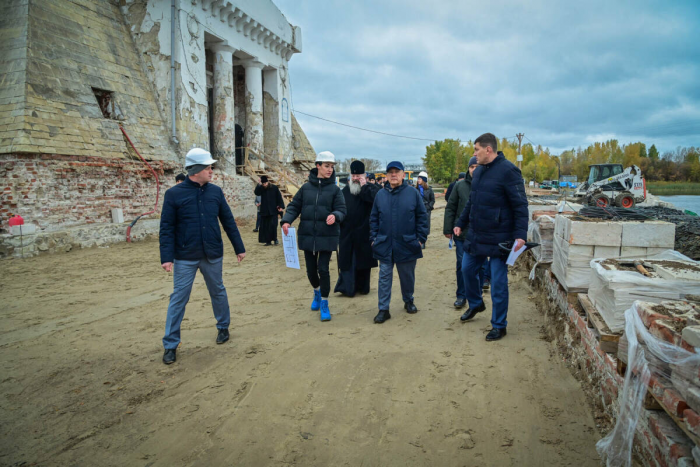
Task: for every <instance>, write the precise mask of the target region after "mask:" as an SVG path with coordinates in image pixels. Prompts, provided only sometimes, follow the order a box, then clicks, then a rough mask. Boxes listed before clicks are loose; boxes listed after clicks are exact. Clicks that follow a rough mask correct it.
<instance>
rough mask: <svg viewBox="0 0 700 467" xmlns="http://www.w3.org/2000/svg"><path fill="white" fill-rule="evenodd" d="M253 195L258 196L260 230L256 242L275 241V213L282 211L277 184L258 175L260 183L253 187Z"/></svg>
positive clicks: (268, 244)
mask: <svg viewBox="0 0 700 467" xmlns="http://www.w3.org/2000/svg"><path fill="white" fill-rule="evenodd" d="M255 196H260V230H259V231H258V242H260V243H264V244H265V246H270V245H272V242H275V245H277V244H278V242H277V215H278V213H281V212H284V199H282V193H280V189H279V188H277V186H275V185H273V184H272V183H270V181H269V180H268V179H267V176H265V175H263V176H262V177H260V184H258V186H256V187H255Z"/></svg>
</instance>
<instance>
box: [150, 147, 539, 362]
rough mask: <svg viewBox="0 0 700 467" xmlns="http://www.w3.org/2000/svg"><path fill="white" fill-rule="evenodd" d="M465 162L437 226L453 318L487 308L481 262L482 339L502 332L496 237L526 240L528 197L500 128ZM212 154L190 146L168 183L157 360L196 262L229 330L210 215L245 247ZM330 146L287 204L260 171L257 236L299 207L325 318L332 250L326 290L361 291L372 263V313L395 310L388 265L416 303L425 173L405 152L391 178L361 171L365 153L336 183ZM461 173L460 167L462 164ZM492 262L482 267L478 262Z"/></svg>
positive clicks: (171, 347)
mask: <svg viewBox="0 0 700 467" xmlns="http://www.w3.org/2000/svg"><path fill="white" fill-rule="evenodd" d="M474 147H475V150H474V157H473V158H472V160H471V161H470V163H469V173H468V174H466V173H465V174H463V175H464V177H462V178H460V180H459V181H457V182H456V183H455V184H454V186H453V187H452V190H451V193H450V195H449V199H448V200H447V208H446V210H445V220H444V234H445V235H446V236H447V237H449V238H450V239H451V240H454V242H455V245H456V248H455V251H456V253H457V301H456V302H455V303H454V306H455V307H456V308H462V307H464V306H468V308H467V311H466V312H464V314H463V315H462V316H461V320H462V321H463V322H464V321H469V320H471V319H472V318H474V316H475V315H476V314H477V313H480V312H482V311H484V310H485V309H486V305H485V302H484V300H483V297H482V290H483V286H484V283H485V278H484V276H485V273H489V274H490V276H491V284H492V286H491V296H492V300H491V302H492V308H493V310H492V319H491V324H492V330H491V331H489V333H488V335H487V336H486V340H488V341H492V340H497V339H500V338H502V337H503V336H505V334H506V326H507V321H506V316H507V311H508V276H507V266H506V264H505V256H507V253H505V256H504V251H503V250H502V248H501V247H500V246H499V245H500V244H502V243H507V242H511V243H513V242H514V243H515V245H516V249H519V248H521V247H523V246H524V243H525V238H526V233H527V198H526V196H525V190H524V185H523V182H522V177H521V175H520V170H519V169H518V168H517V167H515V165H513V164H512V163H511V162H509V161H508V160H506V159H505V157H504V156H503V153H501V152H499V151H498V150H497V140H496V137H495V136H494V135H492V134H490V133H486V134H484V135H481V136H480V137H479V138H477V139H476V140H475V143H474ZM215 162H216V161H215V160H213V159H212V158H211V154H210V153H208V152H207V151H205V150H202V149H193V150H191V151H190V152H189V153H188V154H187V156H186V164H185V166H186V170H187V173H188V177H187V178H186V179H185V181H184V182H182V183H180V184H178V185H176V186H174V187H173V188H171V189H169V190H168V191H167V192H166V194H165V200H164V205H163V214H162V217H161V230H160V250H161V264H162V267H163V268H164V269H165V270H166V271H168V272H170V271H173V270H174V291H173V294H172V295H171V297H170V304H169V306H168V313H167V318H166V329H165V336H164V338H163V346H164V348H165V353H164V356H163V362H164V363H166V364H170V363H173V362H174V361H175V360H176V349H177V346H178V344H179V342H180V324H181V322H182V319H183V317H184V311H185V305H186V304H187V301H188V299H189V295H190V291H191V289H192V282H193V280H194V276H195V274H196V271H197V269H199V270H200V271H202V275H203V276H204V279H205V282H206V284H207V288H208V290H209V293H210V295H211V297H212V305H213V308H214V315H215V317H216V319H217V328H218V330H219V331H218V336H217V339H216V342H217V344H222V343H224V342H226V341H227V340H228V338H229V334H228V326H229V322H230V311H229V307H228V299H227V297H226V289H225V287H224V285H223V281H222V259H223V241H222V237H221V231H220V229H219V225H218V221H219V220H220V221H221V225H222V226H223V227H224V230H225V232H226V234H227V235H228V237H229V240H230V241H231V243H232V244H233V247H234V250H235V252H236V255H237V256H238V261H239V262H240V261H242V260H243V258H244V257H245V248H244V246H243V242H242V240H241V236H240V233H239V231H238V228H237V226H236V223H235V220H234V219H233V215H232V214H231V210H230V208H229V206H228V204H227V203H226V200H225V198H224V196H223V192H222V191H221V189H220V188H219V187H218V186H216V185H213V184H211V183H209V182H210V181H211V174H212V167H211V166H212V164H214V163H215ZM334 167H335V156H334V155H333V154H332V153H331V152H328V151H324V152H321V153H319V154H318V155H317V157H316V167H315V168H314V169H312V170H311V171H310V173H309V177H308V181H307V182H306V183H305V184H304V185H303V186H302V187H301V188H300V189H299V191H297V193H296V194H295V195H294V198H293V199H292V201H291V202H290V203H289V205H287V206H286V209H285V205H284V200H283V199H282V196H281V194H280V192H279V189H277V187H275V186H274V185H273V184H271V183H269V181H268V180H266V179H264V178H263V179H261V180H260V184H258V186H257V187H256V188H255V195H256V205H258V206H259V207H260V216H259V223H258V224H257V225H256V229H255V230H257V231H258V233H259V241H261V242H263V243H265V245H271V244H272V243H273V242H274V243H275V244H277V217H278V216H279V215H281V216H282V219H281V220H280V221H279V222H280V225H281V228H282V231H283V232H284V235H288V234H289V227H290V226H291V225H292V223H293V222H294V221H295V220H296V219H297V218H300V222H299V226H298V229H297V236H298V240H297V243H298V245H299V249H300V250H302V251H303V252H304V260H305V263H306V273H307V277H308V280H309V283H310V285H311V287H312V289H313V297H312V300H311V307H310V308H311V310H313V311H318V312H319V313H320V319H321V321H330V320H331V311H330V306H329V303H328V299H329V295H330V290H331V283H330V259H331V254H332V252H333V251H337V252H338V266H339V275H338V281H337V283H336V284H335V288H334V292H338V293H342V294H344V295H346V296H348V297H353V296H355V295H356V294H358V293H359V294H368V293H369V291H370V282H371V270H372V269H373V268H376V267H379V280H378V313H377V315H376V316H375V317H374V322H375V323H379V324H381V323H384V322H386V321H387V320H389V319H391V314H390V303H391V288H392V281H393V271H394V268H396V270H397V273H398V277H399V282H400V285H401V298H402V301H403V308H404V310H405V311H406V312H407V313H410V314H413V313H417V312H418V308H417V306H416V304H415V302H414V288H415V271H416V264H417V260H418V259H420V258H422V257H423V252H422V250H423V249H424V248H425V244H426V242H427V239H428V235H429V233H430V211H432V210H433V207H434V204H435V195H434V193H433V191H432V189H431V188H430V186H429V185H428V176H427V174H426V173H425V172H421V173H420V174H419V177H418V182H417V186H416V187H415V188H414V187H412V186H410V185H409V184H408V183H407V182H406V180H405V179H404V178H405V173H404V167H403V164H402V163H401V162H399V161H392V162H390V163H389V164H388V165H387V167H386V180H387V183H386V184H385V185H384V186H381V185H379V184H377V183H373V182H372V179H371V178H370V177H368V176H367V174H366V172H365V167H364V164H363V163H362V162H361V161H354V162H353V163H352V164H351V167H350V172H351V177H350V179H349V180H348V183H347V185H346V186H345V187H344V188H343V189H340V188H339V187H338V186H337V185H336V183H335V170H334ZM460 176H461V175H460ZM485 264H487V265H488V266H487V267H485V266H484V265H485Z"/></svg>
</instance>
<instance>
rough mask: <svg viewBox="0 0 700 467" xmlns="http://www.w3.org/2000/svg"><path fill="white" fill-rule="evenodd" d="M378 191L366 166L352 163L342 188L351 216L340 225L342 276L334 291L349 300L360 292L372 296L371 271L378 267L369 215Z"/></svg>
mask: <svg viewBox="0 0 700 467" xmlns="http://www.w3.org/2000/svg"><path fill="white" fill-rule="evenodd" d="M379 190H380V188H379V187H378V186H377V185H373V184H371V183H367V179H366V176H365V164H363V163H362V161H353V162H352V164H350V182H349V183H348V184H347V185H345V188H343V189H342V193H343V198H344V199H345V207H346V209H347V211H348V213H347V215H346V216H345V219H344V220H343V223H342V224H340V245H339V250H338V268H339V269H340V273H339V274H338V282H337V283H336V285H335V289H334V292H340V293H342V294H343V295H346V296H348V297H354V296H355V293H357V292H359V293H361V294H363V295H366V294H368V293H369V284H370V276H371V274H372V268H376V267H377V260H376V259H374V258H373V257H372V248H371V244H370V242H369V215H370V214H371V212H372V205H373V204H374V197H375V196H376V195H377V192H378V191H379Z"/></svg>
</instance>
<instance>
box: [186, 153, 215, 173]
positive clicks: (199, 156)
mask: <svg viewBox="0 0 700 467" xmlns="http://www.w3.org/2000/svg"><path fill="white" fill-rule="evenodd" d="M214 163H216V161H215V160H214V159H212V158H211V153H210V152H209V151H207V150H206V149H201V148H193V149H190V151H189V152H188V153H187V155H186V156H185V168H187V167H190V166H193V165H212V164H214Z"/></svg>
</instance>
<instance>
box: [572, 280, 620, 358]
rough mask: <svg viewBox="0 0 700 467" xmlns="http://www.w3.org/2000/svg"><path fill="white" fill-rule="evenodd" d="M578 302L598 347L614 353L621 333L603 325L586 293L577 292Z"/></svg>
mask: <svg viewBox="0 0 700 467" xmlns="http://www.w3.org/2000/svg"><path fill="white" fill-rule="evenodd" d="M578 302H579V303H580V304H581V308H583V311H584V313H585V314H586V319H587V322H588V327H589V328H592V329H593V333H594V334H595V335H596V338H597V339H598V342H599V343H600V349H601V350H602V351H603V352H607V353H612V354H616V353H617V347H618V343H619V342H620V337H622V333H621V332H612V331H611V330H610V328H608V327H607V326H606V325H605V321H603V318H602V317H601V316H600V313H598V310H596V308H595V306H593V303H591V300H590V299H589V298H588V295H587V294H584V293H580V294H578Z"/></svg>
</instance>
